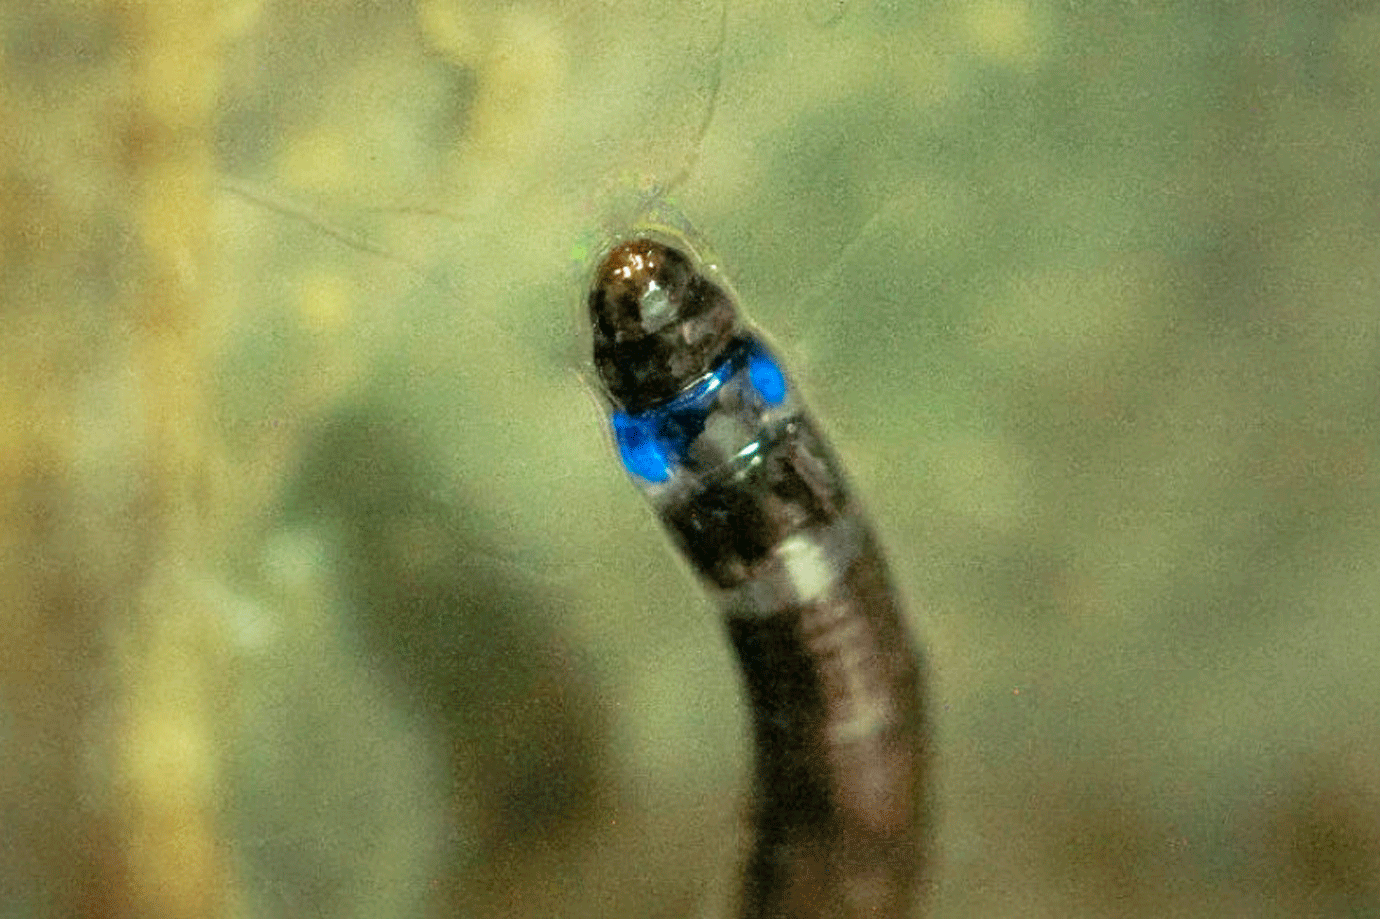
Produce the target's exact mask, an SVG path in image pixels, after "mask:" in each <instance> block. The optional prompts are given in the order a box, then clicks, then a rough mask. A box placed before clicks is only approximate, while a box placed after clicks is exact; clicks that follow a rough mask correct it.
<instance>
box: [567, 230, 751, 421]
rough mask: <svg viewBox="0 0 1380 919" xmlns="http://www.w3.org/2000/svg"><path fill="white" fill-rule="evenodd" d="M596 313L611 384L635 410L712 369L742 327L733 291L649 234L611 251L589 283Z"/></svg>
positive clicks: (619, 399) (603, 372)
mask: <svg viewBox="0 0 1380 919" xmlns="http://www.w3.org/2000/svg"><path fill="white" fill-rule="evenodd" d="M589 319H590V324H591V325H592V326H593V329H594V366H595V368H596V369H597V370H598V372H599V378H600V380H602V381H603V384H604V389H605V390H606V391H607V392H608V395H609V398H610V399H612V400H613V402H614V403H615V404H616V405H617V406H619V407H620V408H622V409H624V410H625V411H627V412H630V413H634V414H636V413H638V412H641V411H643V410H645V409H647V408H650V407H652V406H654V405H657V404H659V403H662V402H665V401H666V400H667V399H670V398H672V397H674V396H675V395H676V394H677V393H679V392H681V391H682V390H684V389H685V388H686V387H687V386H689V385H690V384H692V383H694V382H695V381H696V380H699V379H700V378H701V377H703V376H704V375H705V374H706V373H708V372H709V371H711V370H712V369H713V368H714V367H715V366H717V364H718V363H719V361H720V359H721V357H722V356H723V354H724V353H725V352H726V351H727V350H728V347H729V345H730V344H731V343H732V342H733V341H734V339H735V337H736V336H737V333H738V315H737V310H736V309H735V307H734V304H733V300H732V299H731V298H730V297H729V295H728V293H727V292H726V291H725V290H724V289H723V288H721V287H719V286H718V285H717V284H715V283H714V282H713V281H711V280H710V279H709V278H707V277H706V276H705V275H704V273H703V272H701V271H700V270H699V267H698V266H697V265H696V264H695V263H694V262H693V261H691V259H690V258H689V257H688V256H687V255H686V254H685V253H684V252H682V251H680V250H679V249H676V248H674V247H672V246H669V245H666V244H665V243H661V242H657V241H655V240H652V239H647V238H638V239H631V240H628V241H627V242H622V243H619V244H618V245H617V246H614V247H613V249H611V250H610V251H609V253H608V255H606V256H604V260H603V261H602V262H600V264H599V267H598V269H597V270H596V271H595V273H594V281H593V284H592V285H591V286H590V291H589Z"/></svg>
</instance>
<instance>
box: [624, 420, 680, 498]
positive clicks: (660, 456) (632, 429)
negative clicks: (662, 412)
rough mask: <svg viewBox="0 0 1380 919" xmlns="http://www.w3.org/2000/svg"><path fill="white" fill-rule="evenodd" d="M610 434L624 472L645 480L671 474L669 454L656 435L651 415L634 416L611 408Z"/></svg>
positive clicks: (667, 477)
mask: <svg viewBox="0 0 1380 919" xmlns="http://www.w3.org/2000/svg"><path fill="white" fill-rule="evenodd" d="M613 434H614V437H615V438H616V439H617V440H618V454H619V456H621V457H622V458H623V466H624V468H626V469H627V470H628V472H630V473H632V474H633V475H635V476H637V477H638V478H640V479H645V480H647V481H648V482H664V481H666V480H667V479H669V478H670V477H671V458H670V457H669V456H667V455H666V450H665V448H664V447H663V445H662V444H661V442H660V441H659V440H658V438H657V436H656V419H655V416H653V417H651V418H635V417H633V416H632V415H628V414H626V413H624V412H614V413H613Z"/></svg>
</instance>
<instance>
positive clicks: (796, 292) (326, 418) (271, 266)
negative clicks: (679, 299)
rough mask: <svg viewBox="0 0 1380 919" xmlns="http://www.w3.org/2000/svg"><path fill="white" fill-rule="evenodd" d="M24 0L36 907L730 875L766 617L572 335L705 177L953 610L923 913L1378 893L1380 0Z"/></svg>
mask: <svg viewBox="0 0 1380 919" xmlns="http://www.w3.org/2000/svg"><path fill="white" fill-rule="evenodd" d="M722 16H726V18H721V17H722ZM721 25H722V26H723V29H722V32H721ZM0 37H2V38H3V46H0V74H3V79H2V80H0V122H3V124H4V125H5V130H4V136H5V138H6V139H5V141H4V142H3V143H0V166H3V172H0V234H3V235H0V240H2V241H3V246H4V250H3V252H4V255H3V260H0V266H3V271H4V301H3V302H4V304H5V306H4V313H3V322H0V406H3V414H2V415H0V508H3V517H2V518H0V520H3V531H0V547H3V551H0V616H3V617H4V618H3V623H2V625H0V636H3V641H0V828H3V831H4V838H5V839H6V842H7V845H6V846H4V847H0V917H6V919H8V917H10V916H15V917H29V916H35V917H47V916H74V915H77V916H93V917H94V916H102V917H104V916H135V915H138V916H159V917H182V916H186V917H210V916H220V915H224V916H243V917H279V916H283V917H286V916H298V915H306V914H312V915H329V916H361V917H365V916H367V917H370V919H375V917H414V916H416V917H421V916H453V915H457V914H459V915H483V916H489V915H502V916H511V917H523V916H532V917H536V916H542V917H546V916H551V915H562V916H590V917H594V916H599V917H603V916H668V917H669V916H689V915H698V914H700V911H702V910H707V911H708V912H710V913H711V914H712V911H713V905H714V903H715V902H716V897H717V896H718V890H719V888H720V887H721V885H722V884H723V883H725V879H726V878H727V877H729V876H730V875H731V871H732V854H731V853H732V849H733V847H734V845H735V844H736V839H737V836H736V833H737V827H736V817H737V815H738V814H739V813H740V809H741V802H742V795H743V793H744V788H745V782H744V770H745V767H746V757H747V756H748V752H747V751H746V749H745V748H744V737H743V730H742V717H741V713H740V711H739V707H738V700H737V695H736V683H735V677H734V674H733V670H732V662H731V660H730V659H729V656H728V654H727V652H726V649H725V648H724V646H723V642H722V639H721V636H720V634H719V628H718V624H717V623H716V622H715V618H714V614H713V612H712V611H711V610H710V609H709V608H708V607H707V605H706V603H705V601H704V600H703V599H702V598H701V597H700V596H699V595H698V593H697V590H696V588H695V585H694V584H693V583H692V581H691V580H690V579H689V577H688V575H687V574H686V573H685V572H683V571H682V570H681V569H680V568H679V567H678V565H677V563H676V561H675V560H674V558H673V557H672V555H671V552H670V550H669V549H668V547H667V546H666V544H665V543H664V542H663V540H662V537H661V535H660V534H659V532H658V530H657V528H656V526H655V523H654V521H653V520H652V519H651V517H650V515H649V514H648V513H647V512H646V511H645V509H643V508H642V507H641V506H640V505H639V503H638V498H637V496H636V494H635V492H634V491H633V489H632V488H630V487H628V486H627V485H626V483H624V482H622V481H621V479H620V477H621V473H620V472H619V471H618V469H617V466H616V463H615V462H614V460H613V457H612V452H611V449H610V447H609V445H608V443H607V441H606V439H605V435H604V433H603V429H602V425H603V422H602V418H601V417H600V412H599V409H598V407H597V403H596V402H595V401H594V400H593V399H592V397H591V396H590V393H589V391H588V388H587V386H586V384H585V383H584V382H583V380H582V376H581V374H582V372H583V369H584V364H583V360H584V357H583V353H582V352H583V347H584V343H583V339H582V337H581V336H582V333H581V328H580V323H581V318H582V317H581V315H580V298H581V293H582V287H583V284H584V280H585V279H584V272H585V271H586V269H587V261H588V258H589V257H590V255H591V254H592V253H593V252H594V251H595V250H597V248H598V247H599V246H600V245H602V244H604V243H605V242H607V240H608V239H609V238H610V236H611V234H614V233H616V232H618V230H619V229H620V228H622V227H626V226H627V225H628V223H629V222H630V221H632V220H634V219H636V217H637V216H638V214H639V213H641V212H643V211H644V210H645V209H646V208H647V207H648V206H649V205H653V204H655V206H660V204H659V203H658V202H661V201H662V200H663V199H664V198H665V197H666V196H667V194H668V190H667V188H666V186H667V185H668V184H669V183H672V182H673V180H674V182H675V184H674V187H673V188H671V189H669V197H670V198H671V199H672V201H673V206H674V207H675V208H676V209H678V210H679V211H680V212H682V213H683V214H685V215H686V216H687V217H688V218H689V220H690V221H691V222H692V223H693V224H694V225H695V226H696V227H697V228H698V230H699V231H700V232H701V233H702V234H703V236H704V237H705V239H707V240H708V242H709V243H710V244H711V245H712V246H713V247H714V249H715V250H716V251H717V252H718V253H719V256H720V261H721V263H722V265H723V266H724V268H725V270H726V271H727V273H728V275H729V277H731V278H732V280H733V282H734V283H735V285H736V287H737V289H738V292H739V293H740V294H741V296H742V297H743V299H744V301H745V303H746V304H747V308H748V310H749V311H750V312H751V314H752V315H753V316H754V318H756V319H757V320H758V321H759V322H760V323H761V324H762V326H763V327H764V328H765V329H766V330H767V331H768V333H769V334H770V335H771V336H772V337H773V339H774V340H775V341H776V342H777V343H778V344H779V345H780V347H781V350H782V351H783V353H784V354H786V355H787V356H789V357H790V358H792V367H793V368H794V370H795V372H796V374H797V375H798V376H799V377H800V378H801V380H802V382H803V384H804V386H805V388H806V389H807V390H808V391H809V394H810V397H811V399H812V401H813V403H814V404H815V406H816V408H817V409H818V411H819V413H820V414H821V415H822V416H823V419H824V421H825V422H826V424H827V426H828V427H829V429H830V430H831V431H832V432H833V435H834V437H835V440H836V441H837V443H838V446H839V448H840V450H841V452H842V453H843V455H844V456H845V457H846V459H847V460H848V461H849V463H850V466H851V468H852V470H853V473H854V476H855V478H856V479H857V482H858V485H859V488H860V490H861V491H862V492H863V494H864V495H865V497H866V499H867V501H868V503H869V505H870V507H871V508H872V510H873V512H874V514H875V516H876V518H877V521H878V524H879V527H880V529H881V531H882V533H883V536H884V537H885V539H886V542H887V544H888V546H889V550H890V553H891V556H892V559H893V562H894V565H895V567H896V569H897V571H898V573H899V575H900V578H901V580H902V581H903V583H904V584H905V586H906V589H907V591H908V593H909V595H910V597H911V599H912V606H913V611H914V619H915V626H916V629H917V631H918V632H919V633H921V634H922V635H923V636H925V639H926V641H927V643H928V645H929V648H930V650H929V658H930V661H931V663H932V664H933V667H934V674H933V677H934V687H933V696H934V698H935V718H936V721H937V724H938V729H939V736H938V749H939V750H940V752H941V755H942V759H943V764H942V782H941V784H940V786H939V787H938V788H937V789H936V791H935V794H936V800H937V802H938V808H937V809H938V813H939V814H940V819H941V822H940V825H939V826H938V827H937V828H936V847H937V850H938V854H939V858H938V860H937V871H936V876H935V879H934V880H935V884H936V891H935V896H934V898H933V904H932V905H933V907H934V911H935V914H936V915H938V916H954V917H967V916H975V915H981V916H1002V915H1013V916H1015V915H1019V916H1022V917H1029V916H1041V915H1047V916H1059V917H1071V916H1118V917H1140V916H1144V917H1162V916H1166V915H1175V916H1204V917H1207V916H1213V917H1215V916H1220V915H1249V916H1258V917H1270V916H1280V917H1285V916H1287V917H1295V916H1305V915H1306V916H1338V917H1344V916H1347V917H1349V916H1360V915H1371V914H1375V913H1377V912H1380V830H1378V829H1377V827H1380V758H1378V757H1377V754H1380V749H1377V747H1378V746H1380V744H1377V741H1376V740H1375V739H1374V737H1373V735H1374V733H1375V732H1374V730H1373V728H1372V726H1373V725H1374V724H1376V723H1377V714H1380V713H1378V712H1377V706H1378V705H1380V703H1377V701H1376V700H1380V669H1377V668H1376V667H1375V666H1374V663H1373V662H1374V661H1375V660H1376V659H1377V656H1380V615H1377V613H1376V612H1375V607H1376V601H1377V598H1380V565H1377V563H1376V559H1377V558H1380V523H1378V522H1377V521H1378V520H1380V514H1377V511H1380V501H1378V500H1377V486H1378V485H1380V469H1377V460H1378V459H1380V454H1378V453H1377V448H1380V444H1377V438H1378V437H1380V426H1377V423H1376V422H1377V418H1376V416H1377V411H1378V409H1377V403H1378V402H1380V399H1377V396H1380V382H1378V381H1380V310H1378V309H1377V308H1376V307H1377V302H1380V296H1378V295H1380V11H1376V10H1374V9H1372V8H1371V7H1370V6H1369V5H1366V4H1344V3H1335V4H1327V3H1322V4H1319V3H1303V2H1293V3H1281V4H1274V5H1264V6H1262V5H1252V4H1232V3H1225V2H1222V3H1201V4H1172V3H1167V2H1164V3H1139V4H1125V3H1110V2H1108V3H1100V2H1098V3H1080V4H1054V3H1047V2H1038V0H1030V2H1019V0H975V2H966V3H918V4H900V3H896V4H863V3H856V2H843V3H835V4H826V3H807V4H804V5H801V6H800V7H799V8H787V6H786V5H781V4H760V3H747V2H744V3H738V2H730V3H729V4H728V6H727V7H726V9H724V8H722V7H720V6H718V5H714V4H708V3H706V4H698V3H696V4H665V5H650V6H649V5H646V4H630V5H624V4H595V3H588V4H584V3H575V4H572V3H556V2H529V3H519V4H512V5H503V4H493V5H484V4H479V5H474V4H459V3H455V2H452V0H422V2H418V3H415V4H376V3H364V2H353V3H351V2H343V0H327V2H311V3H306V2H288V0H259V2H254V0H245V2H240V3H237V4H228V5H220V6H216V5H212V4H204V5H201V4H194V3H186V2H176V3H174V2H170V0H169V2H161V3H160V2H153V0H148V2H144V3H119V4H115V3H100V2H89V3H80V4H71V3H68V4H58V3H37V4H27V5H25V4H17V3H15V4H10V5H9V7H7V8H5V9H3V10H0ZM706 119H707V120H706Z"/></svg>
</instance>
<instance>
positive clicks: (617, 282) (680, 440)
mask: <svg viewBox="0 0 1380 919" xmlns="http://www.w3.org/2000/svg"><path fill="white" fill-rule="evenodd" d="M589 315H590V322H591V324H592V327H593V340H594V364H595V368H596V371H597V373H598V375H599V379H600V381H601V384H602V387H603V389H604V394H605V396H606V397H607V400H608V403H609V408H610V416H611V424H612V427H613V431H614V436H615V440H616V441H617V445H618V450H619V454H620V456H621V457H622V460H623V464H624V466H625V467H626V468H627V471H628V473H629V475H630V476H631V478H632V479H633V481H634V483H636V485H637V486H638V488H639V489H640V490H641V491H642V493H643V494H644V495H645V496H646V498H647V499H648V501H650V502H651V504H652V506H653V508H655V510H656V512H657V514H658V516H659V517H660V518H661V522H662V524H663V525H664V526H665V528H666V530H667V531H668V533H669V534H670V536H671V538H672V540H673V541H674V542H675V544H676V546H677V547H678V549H679V550H680V552H681V553H682V554H683V555H684V557H685V558H686V559H687V561H688V562H689V563H690V565H691V567H692V568H693V569H694V571H695V573H696V575H697V576H698V577H699V579H700V580H701V582H702V583H703V584H704V585H705V587H706V589H707V590H708V591H709V593H710V594H711V595H712V596H713V598H714V600H715V602H716V603H717V605H718V606H719V608H720V609H721V611H722V613H723V615H724V617H725V622H726V626H727V630H728V634H729V638H730V640H731V642H732V644H733V647H734V650H735V651H736V653H737V657H738V662H739V666H740V668H741V671H742V675H743V681H744V684H745V689H746V694H747V698H748V701H749V704H750V707H751V720H752V725H753V741H754V748H755V773H756V775H755V782H754V784H755V788H754V796H753V803H752V810H751V814H752V828H753V831H754V842H753V848H752V850H751V853H750V854H749V856H748V860H747V864H746V865H745V867H744V873H743V882H742V890H741V902H740V904H739V907H738V914H739V915H740V916H742V917H744V919H765V917H792V919H814V917H826V916H831V917H832V916H849V917H852V916H859V917H860V916H868V917H873V919H896V917H901V916H904V915H908V914H909V913H910V910H911V908H912V905H913V901H914V898H915V890H916V888H917V886H918V884H919V881H920V872H921V862H922V857H923V838H922V835H923V834H922V830H923V826H922V823H923V812H924V801H925V794H924V784H925V780H926V776H927V769H928V765H929V754H928V749H927V735H926V729H925V718H924V709H923V705H922V699H921V672H920V664H919V660H918V657H917V655H916V652H915V649H914V646H913V644H912V641H911V638H910V635H909V630H908V629H907V626H906V621H905V615H904V613H903V611H902V608H901V603H900V600H899V598H898V596H897V591H896V588H895V586H894V585H893V584H892V582H891V578H890V575H889V573H888V571H887V567H886V563H885V561H884V560H883V558H882V553H881V550H880V547H879V546H878V544H877V541H876V539H875V537H874V536H873V534H872V532H871V529H870V527H869V526H868V523H867V521H866V519H865V517H864V516H863V514H862V511H861V509H860V507H859V506H858V504H857V502H856V501H855V500H854V499H853V498H852V496H851V494H850V492H849V489H848V485H847V482H846V480H845V478H844V475H843V473H842V470H841V468H840V465H839V463H838V460H837V459H836V458H835V456H834V454H833V452H832V450H831V449H830V448H829V446H828V444H827V443H826V442H825V440H824V438H823V437H822V436H821V435H820V433H819V431H818V429H817V428H816V426H815V423H814V421H813V420H812V419H811V418H810V416H809V415H808V414H807V413H806V412H805V410H804V407H803V405H802V404H801V402H800V400H799V398H798V396H797V395H796V392H795V389H794V387H793V386H792V385H791V384H790V382H789V381H788V379H787V377H786V375H785V373H784V372H783V371H782V369H781V365H780V363H779V362H778V360H777V359H776V357H775V356H774V355H773V354H772V353H771V351H770V350H769V349H768V348H767V347H766V345H765V344H764V343H763V342H762V340H761V339H760V337H758V336H757V335H756V334H755V333H754V332H753V330H752V329H751V328H750V327H749V326H747V325H746V324H745V323H744V321H743V320H742V318H741V316H740V315H739V312H738V309H737V306H736V304H735V302H734V300H733V298H732V296H731V295H730V294H729V292H728V291H727V290H726V289H725V288H724V287H723V286H721V285H719V284H718V283H716V282H715V281H714V280H713V279H712V278H711V277H710V276H709V274H708V273H706V271H705V270H704V269H703V268H702V267H701V266H700V265H699V263H698V262H697V260H696V259H695V258H694V256H693V255H692V254H691V250H690V249H689V246H688V244H685V243H683V242H681V241H680V240H674V241H672V240H668V239H662V238H658V237H656V236H653V235H643V236H638V237H636V238H633V239H630V240H627V241H624V242H620V243H618V244H617V245H615V246H614V247H613V248H612V249H610V250H609V251H608V252H607V253H606V254H605V255H604V257H603V259H602V260H601V261H600V263H599V265H598V267H597V269H596V271H595V275H594V280H593V283H592V285H591V288H590V293H589Z"/></svg>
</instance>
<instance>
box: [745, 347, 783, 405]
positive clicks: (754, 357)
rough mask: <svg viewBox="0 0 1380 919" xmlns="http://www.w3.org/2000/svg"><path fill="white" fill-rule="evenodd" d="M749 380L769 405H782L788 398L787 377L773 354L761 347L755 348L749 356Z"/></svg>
mask: <svg viewBox="0 0 1380 919" xmlns="http://www.w3.org/2000/svg"><path fill="white" fill-rule="evenodd" d="M748 380H749V381H750V382H751V383H752V388H753V389H755V390H757V394H758V395H759V396H761V397H762V400H763V401H764V402H766V403H767V404H768V405H780V404H781V402H782V401H783V400H784V399H785V398H786V377H785V375H784V374H783V373H782V372H781V368H780V367H778V366H777V364H776V361H774V360H772V357H771V355H770V354H768V353H767V352H766V351H764V350H763V349H761V348H753V349H752V353H751V354H750V355H749V356H748Z"/></svg>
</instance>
